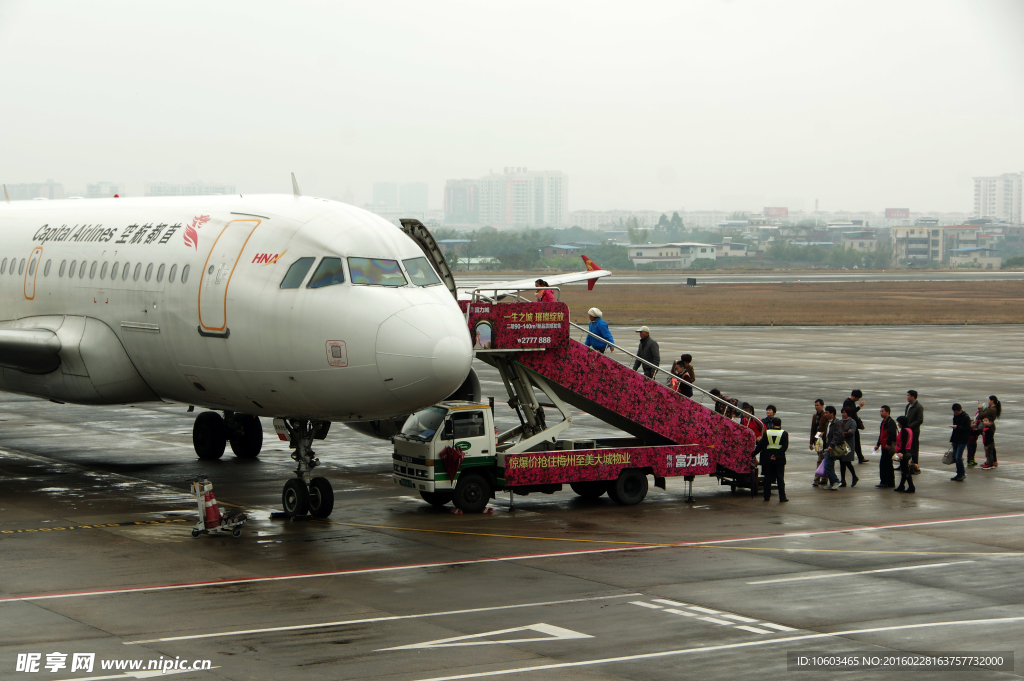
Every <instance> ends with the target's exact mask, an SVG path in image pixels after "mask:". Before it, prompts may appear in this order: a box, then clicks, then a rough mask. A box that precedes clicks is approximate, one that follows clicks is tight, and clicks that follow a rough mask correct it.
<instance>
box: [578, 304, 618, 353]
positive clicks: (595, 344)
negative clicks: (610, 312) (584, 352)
mask: <svg viewBox="0 0 1024 681" xmlns="http://www.w3.org/2000/svg"><path fill="white" fill-rule="evenodd" d="M587 314H588V315H589V316H590V328H589V329H588V330H589V331H590V333H592V334H594V336H598V338H594V336H589V335H588V336H587V340H585V341H584V342H583V344H584V345H586V346H587V347H588V348H593V349H594V350H597V351H598V352H600V353H602V354H604V351H605V350H606V349H608V350H610V349H611V346H609V345H608V343H614V342H615V339H614V338H612V332H611V331H609V330H608V322H606V321H605V320H604V319H603V315H602V314H601V311H600V310H598V309H597V308H596V307H592V308H590V310H588V311H587ZM601 339H604V341H607V343H606V342H603V341H602V340H601Z"/></svg>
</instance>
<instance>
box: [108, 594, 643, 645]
mask: <svg viewBox="0 0 1024 681" xmlns="http://www.w3.org/2000/svg"><path fill="white" fill-rule="evenodd" d="M640 595H642V594H638V593H632V594H619V595H617V596H593V597H591V598H570V599H567V600H562V601H541V602H537V603H518V604H515V605H495V606H491V607H488V608H468V609H465V610H446V611H443V612H425V613H421V614H419V615H388V616H384V617H368V618H364V619H358V620H340V621H338V622H318V623H316V624H295V625H292V626H288V627H266V628H264V629H239V630H236V631H217V632H213V633H210V634H190V635H188V636H165V637H163V638H149V639H145V640H141V641H122V643H123V644H124V645H126V646H133V645H138V644H140V643H159V642H163V641H188V640H192V639H197V638H217V637H220V636H242V635H245V634H265V633H268V632H274V631H300V630H303V629H323V628H326V627H340V626H344V625H346V624H367V623H370V622H391V621H394V620H412V619H420V618H423V617H443V616H445V615H464V614H467V613H473V612H493V611H496V610H515V609H518V608H538V607H543V606H547V605H565V604H567V603H589V602H592V601H607V600H611V599H613V598H631V597H633V596H640Z"/></svg>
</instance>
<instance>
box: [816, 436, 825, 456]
mask: <svg viewBox="0 0 1024 681" xmlns="http://www.w3.org/2000/svg"><path fill="white" fill-rule="evenodd" d="M823 449H825V443H824V442H823V441H822V439H821V438H820V437H819V438H818V439H817V440H815V441H814V451H815V453H817V454H821V450H823Z"/></svg>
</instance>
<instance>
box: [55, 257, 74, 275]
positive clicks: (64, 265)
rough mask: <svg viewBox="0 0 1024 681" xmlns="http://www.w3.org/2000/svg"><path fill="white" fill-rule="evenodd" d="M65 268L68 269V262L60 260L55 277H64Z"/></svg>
mask: <svg viewBox="0 0 1024 681" xmlns="http://www.w3.org/2000/svg"><path fill="white" fill-rule="evenodd" d="M72 267H74V265H72ZM67 268H68V261H67V260H61V261H60V269H59V270H57V276H58V277H63V276H64V270H66V269H67Z"/></svg>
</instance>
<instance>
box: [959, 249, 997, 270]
mask: <svg viewBox="0 0 1024 681" xmlns="http://www.w3.org/2000/svg"><path fill="white" fill-rule="evenodd" d="M1002 265H1003V259H1002V258H1001V257H1000V256H999V251H997V250H995V249H992V248H952V249H950V251H949V266H950V267H971V268H978V269H982V270H998V269H999V268H1000V267H1002Z"/></svg>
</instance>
